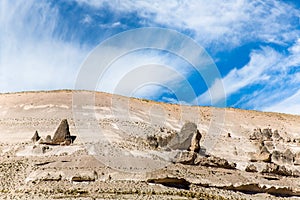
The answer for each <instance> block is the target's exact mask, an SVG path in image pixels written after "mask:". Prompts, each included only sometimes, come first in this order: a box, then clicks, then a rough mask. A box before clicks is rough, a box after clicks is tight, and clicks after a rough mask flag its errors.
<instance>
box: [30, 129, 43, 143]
mask: <svg viewBox="0 0 300 200" xmlns="http://www.w3.org/2000/svg"><path fill="white" fill-rule="evenodd" d="M40 139H41V137H40V136H39V133H38V132H37V131H35V133H34V135H33V137H32V138H31V140H32V142H33V143H36V142H37V141H39V140H40Z"/></svg>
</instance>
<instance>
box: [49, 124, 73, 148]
mask: <svg viewBox="0 0 300 200" xmlns="http://www.w3.org/2000/svg"><path fill="white" fill-rule="evenodd" d="M70 138H71V134H70V131H69V124H68V121H67V119H63V120H62V121H61V122H60V125H59V126H58V128H57V129H56V131H55V133H54V136H53V139H52V142H53V143H54V144H60V143H62V142H65V141H66V140H67V139H70Z"/></svg>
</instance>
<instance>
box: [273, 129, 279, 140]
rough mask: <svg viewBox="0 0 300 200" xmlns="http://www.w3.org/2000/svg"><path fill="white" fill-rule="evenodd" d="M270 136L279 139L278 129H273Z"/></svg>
mask: <svg viewBox="0 0 300 200" xmlns="http://www.w3.org/2000/svg"><path fill="white" fill-rule="evenodd" d="M272 137H273V138H274V139H279V138H280V135H279V133H278V130H275V131H274V133H273V135H272Z"/></svg>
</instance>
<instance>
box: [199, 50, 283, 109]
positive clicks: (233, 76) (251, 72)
mask: <svg viewBox="0 0 300 200" xmlns="http://www.w3.org/2000/svg"><path fill="white" fill-rule="evenodd" d="M280 59H281V55H280V54H278V53H277V52H276V51H274V50H273V49H271V48H268V47H265V48H262V49H261V50H259V51H258V50H257V51H253V52H252V53H251V54H250V61H249V63H248V64H247V65H245V66H244V67H243V68H241V69H236V68H234V69H232V70H231V71H230V72H229V73H228V74H227V75H226V76H225V77H224V78H222V80H219V79H218V80H216V81H215V83H214V84H213V85H212V86H211V87H210V88H209V90H207V91H206V92H205V93H203V94H202V95H200V96H199V97H198V102H200V104H202V105H203V104H205V105H207V104H211V102H212V101H214V102H218V101H220V100H222V99H221V98H224V96H223V95H221V96H220V95H218V94H222V92H220V91H219V90H220V84H223V86H224V90H225V94H226V96H227V97H229V96H230V95H232V94H234V93H236V92H238V91H239V90H241V89H242V88H244V87H246V86H249V85H252V84H257V83H259V82H261V81H267V80H268V79H269V76H268V72H269V71H270V70H272V69H273V68H274V66H276V64H278V62H279V61H280ZM212 93H214V94H216V95H214V96H215V98H216V99H211V94H212Z"/></svg>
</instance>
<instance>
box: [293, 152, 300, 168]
mask: <svg viewBox="0 0 300 200" xmlns="http://www.w3.org/2000/svg"><path fill="white" fill-rule="evenodd" d="M294 165H300V152H297V153H296V154H295V157H294Z"/></svg>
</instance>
